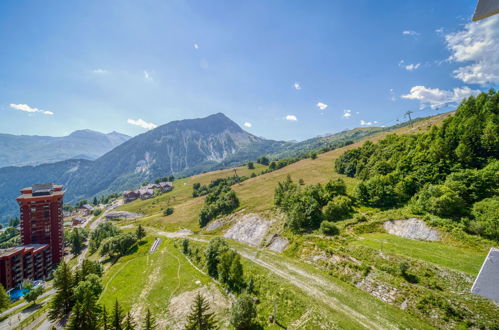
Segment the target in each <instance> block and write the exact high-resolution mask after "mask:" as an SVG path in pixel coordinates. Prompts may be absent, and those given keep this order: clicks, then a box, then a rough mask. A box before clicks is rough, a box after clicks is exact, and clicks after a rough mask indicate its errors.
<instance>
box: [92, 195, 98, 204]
mask: <svg viewBox="0 0 499 330" xmlns="http://www.w3.org/2000/svg"><path fill="white" fill-rule="evenodd" d="M92 204H93V205H98V204H99V202H98V201H97V197H96V196H94V200H93V202H92Z"/></svg>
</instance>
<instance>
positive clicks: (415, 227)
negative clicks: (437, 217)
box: [383, 218, 440, 241]
mask: <svg viewBox="0 0 499 330" xmlns="http://www.w3.org/2000/svg"><path fill="white" fill-rule="evenodd" d="M383 228H385V230H386V231H387V233H389V234H393V235H397V236H400V237H404V238H409V239H413V240H423V241H439V240H440V234H439V233H438V231H437V230H435V229H432V228H430V227H428V226H427V225H426V223H425V222H424V221H423V220H421V219H416V218H411V219H407V220H391V221H386V222H385V223H384V224H383Z"/></svg>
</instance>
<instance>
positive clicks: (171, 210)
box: [163, 207, 173, 216]
mask: <svg viewBox="0 0 499 330" xmlns="http://www.w3.org/2000/svg"><path fill="white" fill-rule="evenodd" d="M172 214H173V207H167V208H166V209H165V210H164V211H163V215H164V216H169V215H172Z"/></svg>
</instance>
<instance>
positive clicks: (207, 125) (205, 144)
mask: <svg viewBox="0 0 499 330" xmlns="http://www.w3.org/2000/svg"><path fill="white" fill-rule="evenodd" d="M73 134H74V133H73ZM79 134H82V133H80V132H77V134H76V135H79ZM286 144H287V143H285V142H280V141H272V140H265V139H263V138H260V137H256V136H254V135H252V134H250V133H248V132H246V131H244V130H242V129H241V128H240V127H239V126H238V125H237V124H236V123H234V122H233V121H232V120H230V119H229V118H227V117H226V116H225V115H223V114H221V113H218V114H215V115H211V116H208V117H206V118H201V119H188V120H180V121H173V122H170V123H168V124H166V125H163V126H159V127H157V128H155V129H153V130H150V131H148V132H146V133H143V134H140V135H138V136H136V137H133V138H131V139H130V140H128V141H126V142H124V143H122V144H121V145H119V146H118V147H116V148H114V149H113V150H111V151H110V152H108V153H107V154H105V155H103V156H101V157H99V158H98V159H96V160H94V161H88V160H67V161H62V162H56V163H52V164H44V165H39V166H25V167H21V168H19V167H5V168H1V169H0V216H2V215H14V214H16V210H17V205H16V202H15V197H16V196H17V194H18V191H19V189H20V188H22V187H23V186H26V185H31V184H33V183H40V182H54V183H58V184H64V185H65V189H66V198H65V200H66V201H67V202H71V201H76V200H80V199H83V198H88V197H91V196H94V195H98V194H103V193H110V192H115V191H121V190H124V189H128V188H131V187H136V186H138V185H140V184H141V183H142V182H143V181H146V180H151V179H154V178H156V177H160V176H165V175H170V174H175V175H177V176H178V175H188V174H193V173H199V172H202V171H204V170H213V169H217V168H222V167H227V166H232V165H237V164H241V163H243V162H245V161H248V160H252V159H253V160H254V159H256V158H257V157H259V156H261V155H264V154H269V153H275V152H276V151H278V150H280V148H281V147H282V146H283V145H286Z"/></svg>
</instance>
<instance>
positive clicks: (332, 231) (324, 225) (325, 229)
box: [320, 221, 340, 236]
mask: <svg viewBox="0 0 499 330" xmlns="http://www.w3.org/2000/svg"><path fill="white" fill-rule="evenodd" d="M320 230H321V233H323V234H324V235H328V236H334V235H338V234H339V233H340V230H339V229H338V227H336V225H335V224H334V223H333V222H330V221H322V222H321V228H320Z"/></svg>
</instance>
